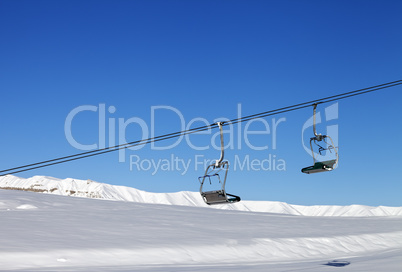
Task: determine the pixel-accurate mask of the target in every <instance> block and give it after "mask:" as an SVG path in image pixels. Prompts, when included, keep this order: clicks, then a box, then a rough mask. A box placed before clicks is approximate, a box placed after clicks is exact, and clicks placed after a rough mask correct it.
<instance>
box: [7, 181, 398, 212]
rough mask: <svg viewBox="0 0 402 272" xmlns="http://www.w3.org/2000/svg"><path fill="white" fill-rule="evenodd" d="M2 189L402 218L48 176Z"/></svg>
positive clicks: (355, 207) (367, 209) (350, 209)
mask: <svg viewBox="0 0 402 272" xmlns="http://www.w3.org/2000/svg"><path fill="white" fill-rule="evenodd" d="M0 189H9V190H23V191H33V192H40V193H47V194H55V195H63V196H76V197H85V198H96V199H105V200H115V201H129V202H137V203H153V204H167V205H180V206H195V207H212V208H217V209H228V210H239V211H250V212H267V213H280V214H289V215H304V216H402V207H385V206H379V207H370V206H363V205H351V206H330V205H328V206H326V205H317V206H301V205H292V204H288V203H284V202H276V201H241V202H239V203H236V204H229V205H216V206H208V205H206V204H205V203H204V202H203V200H202V199H201V197H200V195H199V193H198V192H189V191H183V192H177V193H150V192H145V191H141V190H138V189H135V188H131V187H125V186H117V185H110V184H105V183H99V182H96V181H92V180H78V179H72V178H67V179H57V178H53V177H46V176H34V177H31V178H27V179H25V178H20V177H16V176H12V175H8V176H2V177H0Z"/></svg>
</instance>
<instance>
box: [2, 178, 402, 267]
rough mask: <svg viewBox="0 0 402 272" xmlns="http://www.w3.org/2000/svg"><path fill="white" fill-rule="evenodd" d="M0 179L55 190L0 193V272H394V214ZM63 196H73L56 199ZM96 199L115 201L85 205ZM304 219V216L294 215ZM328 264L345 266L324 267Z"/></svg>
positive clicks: (401, 225)
mask: <svg viewBox="0 0 402 272" xmlns="http://www.w3.org/2000/svg"><path fill="white" fill-rule="evenodd" d="M6 178H7V179H4V177H3V178H0V186H3V187H4V186H5V185H4V184H5V183H7V186H9V187H11V185H12V186H20V187H19V188H23V187H22V186H25V187H24V188H32V186H33V185H35V186H33V187H34V188H36V189H38V190H44V188H47V189H48V190H52V189H54V188H58V189H57V190H52V193H51V194H50V193H46V194H39V193H33V192H24V191H15V190H0V217H1V224H0V271H121V272H123V271H152V272H155V271H252V272H259V271H313V272H314V271H333V270H334V269H338V270H342V271H365V272H374V271H376V272H378V271H401V267H402V216H399V212H400V208H392V207H382V208H381V209H377V208H373V207H365V206H357V205H356V206H349V207H334V206H312V207H303V206H296V205H292V206H288V204H286V203H279V202H246V203H245V204H244V206H240V207H242V208H238V207H237V205H238V204H240V203H238V204H235V205H228V206H229V210H223V209H214V208H210V207H209V206H207V205H204V204H203V202H202V200H201V199H200V197H199V195H198V194H196V193H192V192H180V193H175V194H152V193H147V192H143V191H139V190H136V189H133V188H127V187H122V186H112V185H107V184H100V183H96V182H92V181H73V180H71V182H68V180H70V179H67V182H66V180H58V179H54V178H47V177H34V178H32V179H20V178H17V177H12V176H7V177H6ZM88 187H91V188H92V189H89V188H88ZM57 191H59V192H65V194H61V193H59V195H55V194H57V193H56V192H57ZM71 191H73V192H74V193H73V195H75V196H83V197H81V198H72V197H66V196H63V195H69V194H71ZM68 192H70V193H69V194H68ZM84 193H85V194H88V195H83V194H84ZM80 194H81V195H80ZM96 194H98V195H100V196H102V198H103V199H110V200H112V199H114V200H116V199H119V200H123V201H104V200H101V199H88V198H85V197H88V196H90V195H91V196H92V197H93V196H94V195H96ZM195 195H197V198H195ZM183 199H185V200H186V201H187V202H185V201H184V200H183ZM128 201H131V202H128ZM133 201H138V202H139V203H138V202H137V203H135V202H133ZM141 202H143V203H141ZM144 202H148V203H144ZM149 203H153V204H149ZM156 203H160V204H170V205H160V204H156ZM270 205H272V207H270ZM189 206H201V207H189ZM236 207H237V208H236ZM342 208H343V209H342ZM236 209H240V211H239V210H236ZM241 209H244V210H246V211H241ZM256 210H258V212H252V211H256ZM269 211H274V212H275V213H272V212H269ZM306 211H307V212H306ZM380 211H381V212H380ZM280 212H282V213H280ZM306 213H308V214H309V215H310V216H301V215H300V214H306ZM295 214H298V215H295ZM322 214H325V215H326V216H320V215H322ZM352 214H354V216H352ZM379 214H380V215H381V216H373V215H379ZM388 214H393V215H392V216H390V215H388ZM330 215H340V216H330ZM367 215H370V216H367ZM335 260H341V261H342V260H344V261H347V263H350V264H349V265H347V266H344V267H342V268H340V267H333V266H328V265H325V264H328V263H329V262H333V261H335ZM335 263H336V262H335Z"/></svg>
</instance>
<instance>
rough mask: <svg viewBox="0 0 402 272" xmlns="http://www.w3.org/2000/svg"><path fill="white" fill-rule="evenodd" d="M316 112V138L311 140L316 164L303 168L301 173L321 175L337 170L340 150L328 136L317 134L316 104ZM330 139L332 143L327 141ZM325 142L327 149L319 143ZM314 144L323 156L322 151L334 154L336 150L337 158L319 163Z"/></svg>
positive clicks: (314, 112)
mask: <svg viewBox="0 0 402 272" xmlns="http://www.w3.org/2000/svg"><path fill="white" fill-rule="evenodd" d="M313 106H314V110H313V129H314V137H311V138H310V148H311V153H312V156H313V160H314V164H313V165H312V166H308V167H305V168H303V169H302V170H301V171H302V172H303V173H306V174H313V173H321V172H326V171H332V170H334V169H335V167H336V165H337V164H338V159H339V156H338V150H337V148H336V147H335V145H334V141H333V140H332V138H331V137H330V136H328V135H321V134H317V131H316V121H315V114H316V108H317V104H314V105H313ZM327 139H329V140H330V141H327ZM321 141H322V142H323V143H325V144H326V145H327V147H326V148H325V147H322V146H321V145H319V144H318V143H319V142H321ZM313 143H314V144H315V145H316V146H318V147H319V153H320V154H321V152H322V151H325V150H328V151H329V152H332V151H331V150H334V153H335V158H334V159H331V160H327V161H318V160H317V158H316V156H315V153H314V150H313Z"/></svg>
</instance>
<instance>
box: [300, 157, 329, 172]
mask: <svg viewBox="0 0 402 272" xmlns="http://www.w3.org/2000/svg"><path fill="white" fill-rule="evenodd" d="M335 164H336V160H329V161H322V162H316V163H314V165H313V166H309V167H305V168H303V169H302V170H301V171H302V172H303V173H306V174H314V173H321V172H325V171H331V170H333V169H334V165H335Z"/></svg>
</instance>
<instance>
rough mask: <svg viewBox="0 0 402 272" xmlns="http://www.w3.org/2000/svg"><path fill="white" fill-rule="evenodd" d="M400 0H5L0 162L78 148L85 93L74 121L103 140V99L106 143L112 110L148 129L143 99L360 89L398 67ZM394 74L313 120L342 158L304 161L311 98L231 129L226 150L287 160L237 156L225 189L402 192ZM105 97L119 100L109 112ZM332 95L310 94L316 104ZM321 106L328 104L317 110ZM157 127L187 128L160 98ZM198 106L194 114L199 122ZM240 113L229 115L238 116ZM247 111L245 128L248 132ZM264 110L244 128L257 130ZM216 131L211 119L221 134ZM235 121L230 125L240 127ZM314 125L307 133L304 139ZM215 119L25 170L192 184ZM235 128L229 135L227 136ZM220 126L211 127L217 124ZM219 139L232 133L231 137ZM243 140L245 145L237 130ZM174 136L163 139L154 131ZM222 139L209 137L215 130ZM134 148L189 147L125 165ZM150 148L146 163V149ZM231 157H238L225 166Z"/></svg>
mask: <svg viewBox="0 0 402 272" xmlns="http://www.w3.org/2000/svg"><path fill="white" fill-rule="evenodd" d="M401 10H402V2H401V1H366V0H365V1H4V0H1V1H0V37H1V38H0V39H1V42H0V60H1V61H0V90H1V97H2V105H1V107H0V127H1V133H0V142H1V145H0V165H1V167H0V168H1V169H6V168H9V167H14V166H19V165H24V164H28V163H33V162H37V161H42V160H46V159H51V158H56V157H60V156H65V155H70V154H75V153H78V152H81V150H78V149H76V148H75V147H73V146H72V145H71V144H70V143H69V142H68V141H67V139H66V135H65V121H66V118H67V116H68V115H69V113H70V112H71V111H72V110H74V109H76V108H77V107H79V106H85V105H87V106H93V107H97V108H95V109H97V111H96V112H94V111H89V110H87V111H82V112H80V113H78V114H77V115H76V116H75V117H74V118H73V121H72V135H73V137H74V139H75V140H76V141H77V142H79V143H81V144H86V145H89V144H99V143H98V140H99V129H98V127H99V121H98V118H99V117H98V115H99V112H100V105H101V104H105V109H106V113H105V118H106V119H105V120H106V125H105V129H106V134H105V140H106V145H108V142H109V141H112V142H113V135H114V137H115V142H116V144H117V143H118V139H119V136H120V137H121V135H120V133H119V131H118V130H117V129H116V130H113V129H111V135H109V130H110V126H109V120H112V122H115V123H116V127H118V124H119V119H121V120H123V122H124V121H127V120H129V119H130V118H137V119H131V120H137V121H139V120H142V121H143V124H145V126H146V127H147V130H146V131H145V130H144V129H141V127H140V126H139V125H138V124H135V123H133V124H130V125H128V126H127V128H126V131H125V135H124V136H125V137H126V139H127V140H128V141H133V140H137V139H140V138H141V136H142V133H145V134H146V133H150V127H151V109H152V107H155V106H170V107H172V108H175V109H176V110H177V111H179V112H180V113H181V114H182V116H183V118H184V120H185V124H186V125H187V124H188V123H189V122H190V121H191V120H193V119H194V118H197V117H198V118H205V119H206V120H208V121H209V122H211V123H212V122H213V121H214V119H216V118H219V117H225V118H229V119H232V118H236V117H237V115H238V110H237V108H238V104H241V108H242V115H248V114H253V113H258V112H261V111H266V110H270V109H276V108H279V107H283V106H288V105H292V104H296V103H299V102H304V101H308V100H312V99H315V98H321V97H325V96H329V95H334V94H338V93H342V92H346V91H352V90H355V89H359V88H364V87H369V86H372V85H377V84H381V83H385V82H390V81H394V80H399V79H402V50H401V48H402V35H401V27H402V17H401V16H400V14H401ZM401 102H402V87H394V88H391V89H388V90H385V91H382V92H376V93H372V94H367V95H364V96H359V97H355V98H350V99H347V100H343V101H341V102H339V104H338V113H339V118H338V119H336V120H331V121H328V122H326V123H325V124H321V125H319V126H318V129H319V130H320V132H322V133H325V127H326V126H330V125H336V126H338V129H339V153H340V162H339V168H338V169H336V170H335V171H333V172H331V173H322V174H316V175H305V174H302V173H301V172H300V169H301V168H302V167H306V166H309V165H311V164H312V158H311V156H310V155H309V154H308V153H307V152H306V151H305V150H304V149H303V145H302V141H301V139H302V128H303V125H304V123H305V122H306V121H307V120H308V119H309V118H310V117H311V114H312V109H304V110H299V111H296V112H293V113H288V114H284V115H280V116H275V118H276V121H277V120H279V119H280V118H286V120H285V121H283V122H282V123H280V124H279V125H278V127H277V131H276V149H274V147H273V145H272V141H273V133H272V128H273V127H272V125H273V120H272V118H271V117H269V118H266V119H265V120H266V121H267V123H268V125H269V126H270V129H271V133H270V134H261V135H250V136H249V141H250V142H251V143H252V144H253V145H255V146H265V145H268V149H265V150H253V149H252V148H249V147H248V146H247V145H246V143H245V139H244V137H243V136H242V137H240V138H239V137H238V134H235V135H234V141H235V144H234V148H233V149H229V150H227V152H226V158H227V159H228V160H229V161H230V162H231V166H232V167H234V166H235V160H236V158H238V159H240V160H244V159H245V158H247V156H248V158H249V159H250V161H251V160H253V159H256V160H258V161H262V160H264V159H268V158H269V156H271V163H273V159H274V156H275V159H276V160H279V159H282V160H283V161H285V163H286V170H285V171H279V170H272V169H271V171H264V170H260V171H253V170H252V169H250V170H247V169H243V170H241V169H239V168H238V169H236V171H231V172H230V173H229V176H228V183H227V190H228V192H229V193H234V194H239V195H240V196H241V197H242V198H243V199H248V200H275V201H285V202H288V203H293V204H303V205H313V204H339V205H347V204H365V205H388V206H402V198H401V193H402V180H401V175H400V167H401V162H402V159H401V157H400V144H399V140H400V138H401V136H400V135H401V132H402V129H401V121H400V120H401V118H402V111H401V110H400V107H401ZM110 106H113V107H114V109H115V111H114V112H113V113H110V112H109V111H107V110H108V109H109V107H110ZM326 106H329V105H325V106H323V107H321V108H319V110H320V111H323V109H324V107H326ZM322 113H323V112H322ZM154 124H155V134H156V135H160V134H164V133H169V132H175V131H179V130H181V125H180V119H179V116H178V115H177V114H176V113H175V112H173V111H172V110H167V109H159V110H155V116H154ZM202 125H204V123H202V122H201V121H195V123H193V125H192V126H191V127H195V126H202ZM237 129H238V128H237V126H234V130H235V131H237ZM244 129H245V124H243V127H242V133H243V131H244ZM262 129H263V126H262V123H261V122H255V123H253V124H250V125H249V130H260V131H261V130H262ZM215 132H216V131H213V132H212V133H213V134H214V133H215ZM236 133H237V132H236ZM309 133H310V134H312V131H311V128H310V129H309V130H306V132H305V134H306V135H305V140H306V139H308V137H310V136H311V135H309ZM213 134H211V135H208V134H204V135H196V136H191V137H190V140H191V142H192V143H194V144H196V145H198V146H208V145H209V148H208V149H206V150H194V149H193V148H191V147H190V146H189V144H188V142H186V141H185V140H183V141H182V142H181V143H180V144H179V145H178V146H177V147H175V148H172V149H169V150H164V151H158V150H152V149H151V147H150V146H146V147H144V148H142V149H140V150H137V151H127V152H126V154H125V156H124V158H125V159H126V162H119V156H118V153H111V154H108V155H102V156H97V157H93V158H88V159H83V160H79V161H75V162H70V163H66V164H61V165H57V166H52V167H48V168H42V169H38V170H34V171H30V172H25V173H21V174H18V175H19V176H21V177H30V176H33V175H46V176H54V177H58V178H67V177H72V178H78V179H92V180H96V181H99V182H105V183H110V184H119V185H125V186H131V187H135V188H138V189H142V190H147V191H152V192H175V191H182V190H190V191H197V190H198V188H199V184H198V181H197V177H198V176H200V175H202V173H203V169H202V167H200V166H198V168H197V169H195V165H194V160H195V159H196V157H195V156H203V157H199V158H209V159H215V158H217V157H218V156H219V151H217V150H214V149H213V148H211V144H210V142H211V137H212V136H213ZM226 136H228V135H226ZM216 140H217V139H216ZM225 140H226V141H228V138H225ZM239 141H240V142H241V143H242V144H241V147H239V146H238V142H239ZM172 142H173V141H170V142H164V143H158V146H161V145H164V146H166V145H168V144H171V143H172ZM216 143H218V142H217V141H216ZM130 156H138V157H135V158H139V162H144V163H143V166H144V168H146V167H147V165H146V163H147V162H151V161H154V162H156V163H157V162H158V160H164V161H161V162H166V163H167V160H170V158H171V156H174V157H175V158H176V157H177V158H179V159H182V160H184V161H189V160H190V162H191V165H190V169H189V170H188V171H187V172H186V173H185V174H184V175H182V171H180V170H179V169H176V170H175V171H158V172H157V173H156V174H155V175H152V172H153V170H152V169H150V170H149V171H144V170H143V169H141V171H138V169H133V171H130V163H129V157H130ZM146 161H147V162H146ZM232 170H234V169H232Z"/></svg>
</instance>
